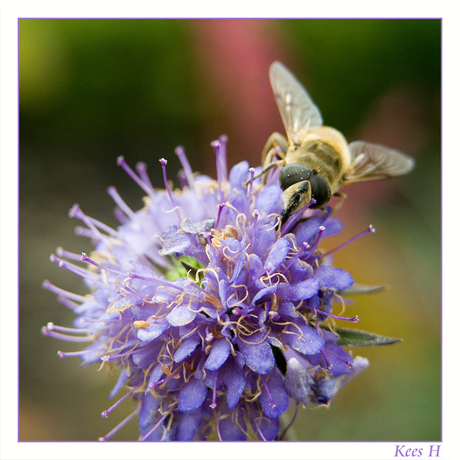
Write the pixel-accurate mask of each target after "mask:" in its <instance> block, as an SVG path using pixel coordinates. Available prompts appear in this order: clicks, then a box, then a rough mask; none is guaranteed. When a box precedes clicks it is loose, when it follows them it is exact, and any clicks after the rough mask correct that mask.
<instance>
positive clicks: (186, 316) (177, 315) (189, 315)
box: [166, 305, 198, 327]
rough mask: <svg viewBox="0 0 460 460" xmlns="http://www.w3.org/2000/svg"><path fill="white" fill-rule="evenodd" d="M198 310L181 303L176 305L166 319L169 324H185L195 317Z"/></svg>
mask: <svg viewBox="0 0 460 460" xmlns="http://www.w3.org/2000/svg"><path fill="white" fill-rule="evenodd" d="M197 314H198V312H196V311H192V310H191V309H190V308H189V307H188V305H181V306H179V307H176V308H175V309H174V310H173V311H172V312H171V313H169V315H168V316H166V319H167V320H168V323H169V324H171V326H176V327H177V326H185V325H186V324H188V323H191V322H192V321H193V320H194V319H195V318H196V315H197Z"/></svg>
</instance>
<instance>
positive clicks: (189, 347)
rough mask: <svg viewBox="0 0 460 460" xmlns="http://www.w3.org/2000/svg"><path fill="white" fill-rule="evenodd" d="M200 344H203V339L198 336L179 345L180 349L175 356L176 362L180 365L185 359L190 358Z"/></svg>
mask: <svg viewBox="0 0 460 460" xmlns="http://www.w3.org/2000/svg"><path fill="white" fill-rule="evenodd" d="M200 342H201V339H200V336H199V335H198V334H197V335H195V336H193V337H190V338H188V339H186V340H184V341H183V342H182V343H181V344H180V345H179V348H178V349H177V350H176V352H175V353H174V356H173V359H174V362H175V363H180V362H181V361H183V360H184V359H185V358H187V357H188V356H190V355H191V354H192V353H193V352H194V351H195V348H196V347H197V346H198V345H199V344H200Z"/></svg>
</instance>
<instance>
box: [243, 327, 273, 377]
mask: <svg viewBox="0 0 460 460" xmlns="http://www.w3.org/2000/svg"><path fill="white" fill-rule="evenodd" d="M254 335H255V334H254ZM245 340H246V338H245ZM251 341H254V343H248V342H246V341H243V340H241V338H239V339H238V346H239V349H240V351H241V353H243V355H244V357H245V359H246V365H247V366H248V367H249V368H250V369H251V370H253V371H254V372H256V373H257V374H268V373H269V372H270V371H271V370H272V369H273V366H274V365H275V357H274V356H273V352H272V349H271V347H270V345H269V344H268V342H261V343H257V342H256V340H255V337H254V336H252V337H251Z"/></svg>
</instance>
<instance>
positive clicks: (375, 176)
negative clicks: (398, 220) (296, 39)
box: [262, 62, 415, 222]
mask: <svg viewBox="0 0 460 460" xmlns="http://www.w3.org/2000/svg"><path fill="white" fill-rule="evenodd" d="M270 82H271V85H272V89H273V93H274V95H275V99H276V103H277V105H278V109H279V111H280V114H281V118H282V120H283V124H284V128H285V130H286V135H287V139H286V137H284V136H283V135H281V134H280V133H273V134H272V135H271V136H270V137H269V139H268V141H267V143H266V144H265V147H264V149H263V152H262V164H263V170H262V173H263V174H264V173H265V172H266V171H268V170H269V169H271V168H273V167H275V166H282V169H281V171H280V174H279V184H280V186H281V189H282V190H283V202H284V210H283V213H282V222H285V221H286V220H287V218H288V217H289V216H290V215H291V214H293V213H296V212H298V211H301V210H302V209H304V208H305V207H307V206H310V207H311V208H321V207H322V206H324V205H326V204H327V203H328V202H329V200H330V198H331V196H332V195H334V194H335V195H338V196H340V194H339V193H338V190H339V189H340V187H341V186H342V185H345V184H351V183H353V182H362V181H368V180H379V179H387V178H390V177H394V176H400V175H402V174H406V173H408V172H409V171H411V170H412V169H413V167H414V164H415V161H414V160H413V158H411V157H409V156H407V155H405V154H403V153H401V152H398V151H397V150H393V149H390V148H387V147H383V146H381V145H377V144H371V143H368V142H363V141H356V142H352V143H350V144H348V143H347V141H346V139H345V137H344V136H343V135H342V134H341V133H340V132H339V131H337V130H336V129H334V128H331V127H329V126H323V120H322V116H321V112H320V111H319V109H318V107H317V106H316V105H315V104H314V102H313V101H312V99H311V98H310V96H309V94H308V92H307V91H306V89H305V88H304V87H303V86H302V85H301V84H300V83H299V81H298V80H297V79H296V78H295V77H294V75H293V74H292V73H291V72H290V71H289V70H288V69H287V68H286V67H285V66H284V65H283V64H281V63H280V62H274V63H273V64H272V65H271V66H270ZM276 157H278V158H279V160H278V161H274V159H275V158H276Z"/></svg>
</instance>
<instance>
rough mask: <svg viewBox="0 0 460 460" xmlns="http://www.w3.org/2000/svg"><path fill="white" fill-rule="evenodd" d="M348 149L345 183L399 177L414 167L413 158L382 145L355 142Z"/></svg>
mask: <svg viewBox="0 0 460 460" xmlns="http://www.w3.org/2000/svg"><path fill="white" fill-rule="evenodd" d="M348 147H349V149H350V156H351V165H350V172H349V173H347V174H346V176H345V182H346V183H351V182H363V181H366V180H378V179H387V178H389V177H395V176H401V175H403V174H407V173H408V172H410V171H412V169H413V168H414V166H415V160H414V159H413V158H411V157H409V156H407V155H405V154H404V153H401V152H398V151H397V150H393V149H389V148H388V147H383V146H382V145H377V144H370V143H368V142H363V141H356V142H352V143H351V144H350V145H349V146H348Z"/></svg>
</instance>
